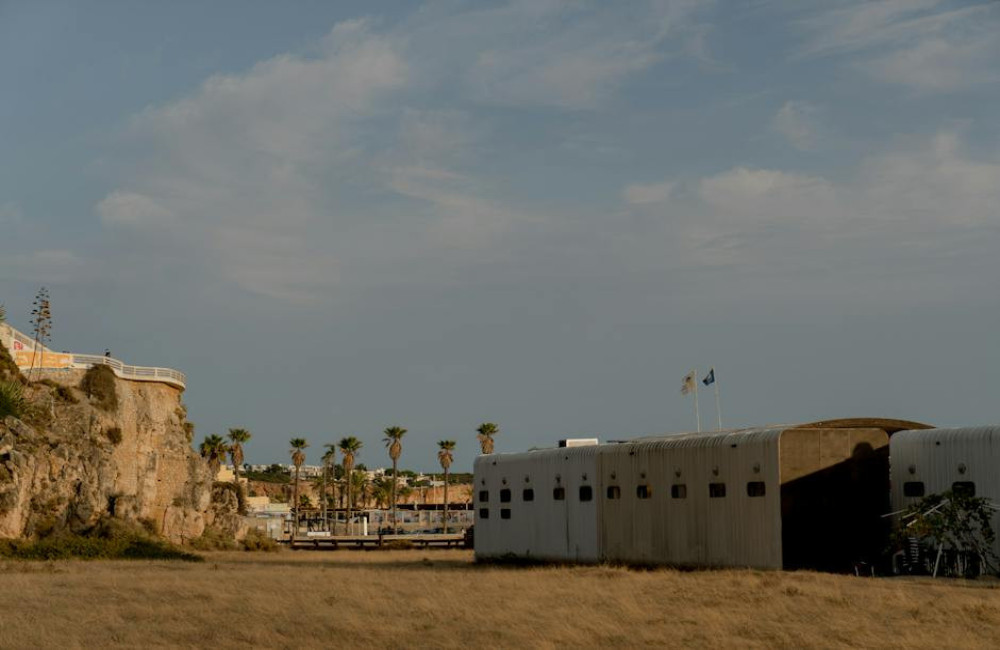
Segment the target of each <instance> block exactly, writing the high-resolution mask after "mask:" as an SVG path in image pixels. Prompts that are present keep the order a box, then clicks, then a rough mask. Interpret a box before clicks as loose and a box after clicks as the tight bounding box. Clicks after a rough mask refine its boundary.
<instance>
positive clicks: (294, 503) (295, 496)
mask: <svg viewBox="0 0 1000 650" xmlns="http://www.w3.org/2000/svg"><path fill="white" fill-rule="evenodd" d="M292 494H293V496H292V507H293V508H295V528H293V529H292V539H295V537H296V536H297V535H298V534H299V466H298V465H296V466H295V488H294V490H292Z"/></svg>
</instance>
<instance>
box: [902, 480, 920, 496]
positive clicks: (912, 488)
mask: <svg viewBox="0 0 1000 650" xmlns="http://www.w3.org/2000/svg"><path fill="white" fill-rule="evenodd" d="M924 492H925V488H924V482H923V481H907V482H906V483H903V496H904V497H922V496H924Z"/></svg>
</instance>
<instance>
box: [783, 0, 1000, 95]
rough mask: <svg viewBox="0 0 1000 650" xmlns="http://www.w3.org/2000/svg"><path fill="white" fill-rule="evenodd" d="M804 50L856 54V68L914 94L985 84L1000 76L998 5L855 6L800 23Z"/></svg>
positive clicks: (913, 0)
mask: <svg viewBox="0 0 1000 650" xmlns="http://www.w3.org/2000/svg"><path fill="white" fill-rule="evenodd" d="M802 25H803V27H804V28H805V29H806V31H807V33H808V34H809V35H810V39H809V44H808V45H807V46H806V48H805V53H806V54H809V55H828V54H847V55H852V56H856V57H857V62H856V64H857V67H858V69H860V70H862V71H864V72H865V73H866V74H869V75H870V76H872V77H874V78H876V79H878V80H879V81H886V82H889V83H895V84H899V85H903V86H908V87H910V88H913V89H914V90H917V91H924V92H947V91H956V90H964V89H969V88H975V87H987V86H988V85H989V84H990V83H993V82H995V81H997V79H998V78H1000V73H998V71H997V67H996V61H997V60H1000V39H997V37H996V35H997V32H998V31H1000V11H998V10H997V6H996V3H995V2H991V1H983V2H976V3H974V4H972V5H971V6H965V7H958V8H956V7H954V5H953V3H950V2H947V1H945V0H879V1H876V2H869V1H864V0H858V1H852V2H848V3H846V4H843V5H841V6H838V7H837V8H835V9H832V10H829V11H826V12H824V13H822V14H820V15H819V16H817V17H813V18H810V19H808V20H804V21H802Z"/></svg>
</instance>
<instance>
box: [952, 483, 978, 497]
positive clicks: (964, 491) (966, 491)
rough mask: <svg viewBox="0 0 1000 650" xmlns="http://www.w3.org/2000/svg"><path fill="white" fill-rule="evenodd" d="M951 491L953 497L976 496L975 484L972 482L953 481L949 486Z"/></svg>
mask: <svg viewBox="0 0 1000 650" xmlns="http://www.w3.org/2000/svg"><path fill="white" fill-rule="evenodd" d="M951 491H952V492H954V493H955V496H963V497H974V496H976V484H975V483H973V482H972V481H955V482H954V483H952V484H951Z"/></svg>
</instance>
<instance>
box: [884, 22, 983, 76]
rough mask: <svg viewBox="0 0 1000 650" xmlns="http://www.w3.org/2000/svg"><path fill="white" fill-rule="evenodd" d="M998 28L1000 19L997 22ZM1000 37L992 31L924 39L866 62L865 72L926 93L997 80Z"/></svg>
mask: <svg viewBox="0 0 1000 650" xmlns="http://www.w3.org/2000/svg"><path fill="white" fill-rule="evenodd" d="M997 27H1000V21H998V22H997ZM998 41H1000V37H998V36H997V33H996V32H994V31H991V32H990V33H989V34H988V35H984V34H980V35H975V36H972V37H971V38H964V37H963V38H958V37H956V38H953V39H952V38H940V37H937V38H927V39H924V40H922V41H920V42H918V43H916V44H914V45H913V46H912V47H906V48H901V49H899V50H896V51H893V52H891V53H889V54H887V55H885V56H883V57H879V58H876V59H875V60H873V61H871V62H869V63H867V64H866V65H867V66H868V71H869V72H870V73H871V74H873V75H875V76H877V77H879V78H881V79H883V80H885V81H889V82H892V83H898V84H902V85H906V86H910V87H911V88H914V89H915V90H919V91H926V92H947V91H955V90H962V89H964V88H970V87H975V86H981V87H986V86H988V85H989V84H993V83H996V82H997V81H998V80H1000V69H998V67H997V65H996V61H1000V44H998Z"/></svg>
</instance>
